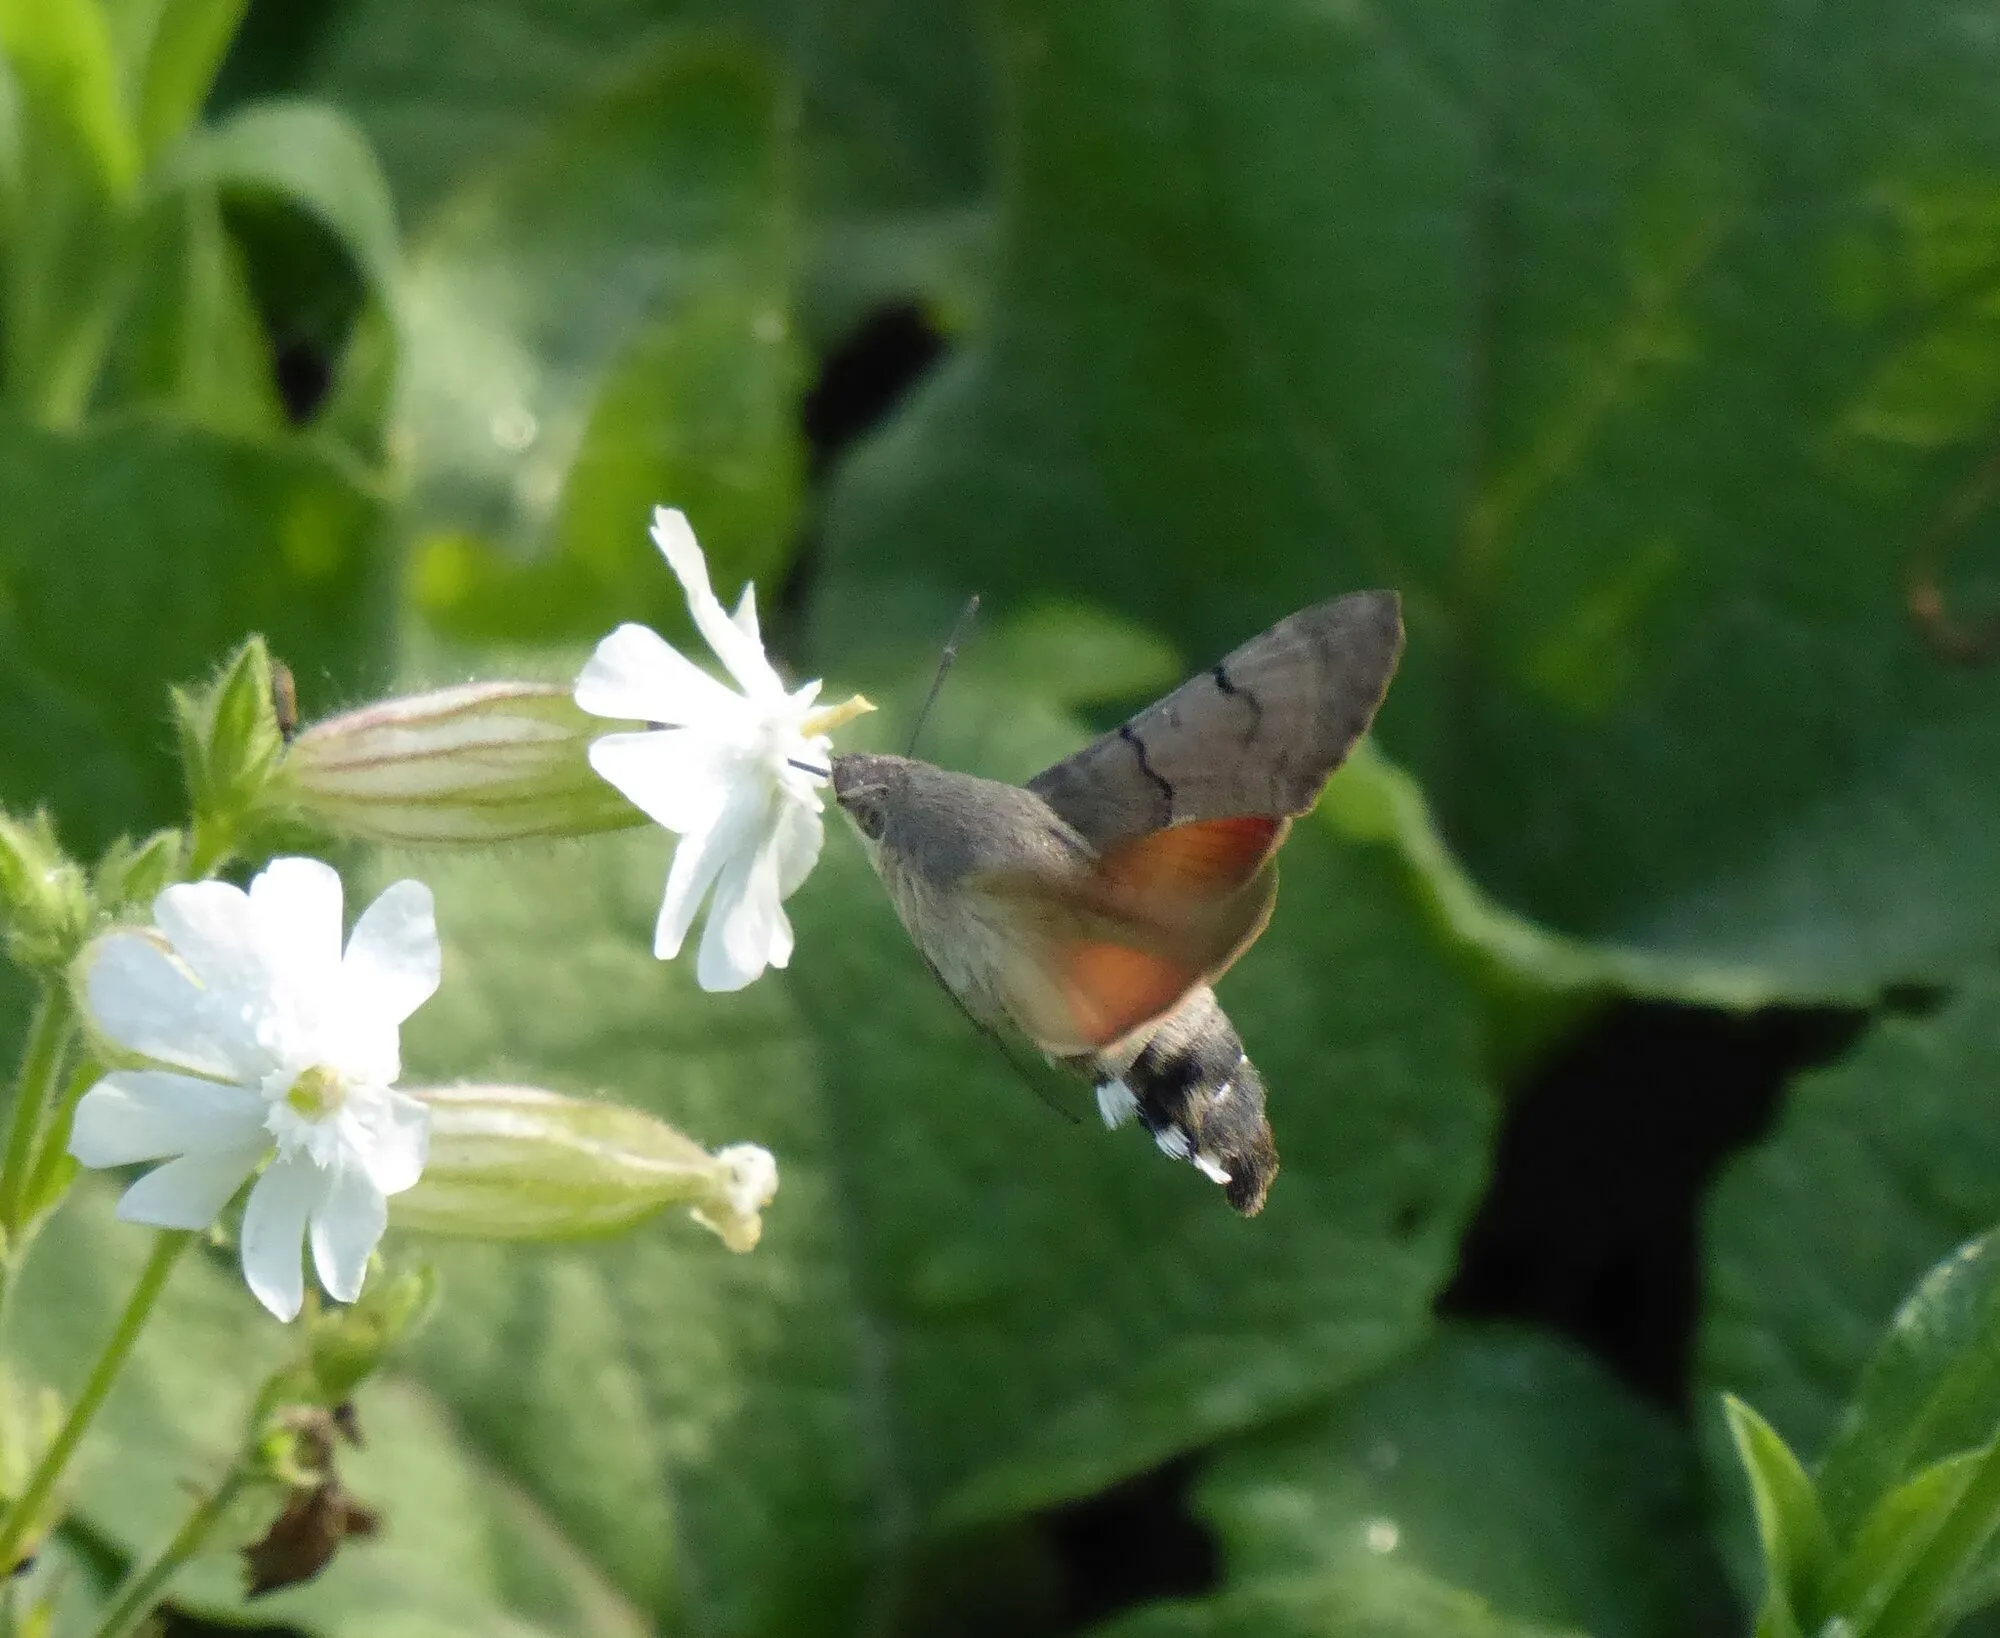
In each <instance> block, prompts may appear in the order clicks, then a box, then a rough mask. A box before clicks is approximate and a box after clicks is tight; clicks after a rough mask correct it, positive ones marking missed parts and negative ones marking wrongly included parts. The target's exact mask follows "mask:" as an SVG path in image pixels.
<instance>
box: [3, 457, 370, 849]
mask: <svg viewBox="0 0 2000 1638" xmlns="http://www.w3.org/2000/svg"><path fill="white" fill-rule="evenodd" d="M0 494H4V495H5V496H6V497H7V509H6V518H5V521H4V523H0V697H4V698H6V699H7V700H8V701H9V702H10V706H9V709H8V710H6V711H5V712H0V798H3V799H4V800H6V801H7V802H8V804H9V805H10V806H13V807H17V808H22V809H28V808H32V807H33V806H34V805H35V804H37V803H41V802H46V803H48V804H49V805H50V806H51V807H52V808H53V809H54V810H55V812H56V814H57V815H58V817H59V819H60V820H61V823H62V828H63V834H64V839H65V841H66V842H67V843H68V844H69V845H70V846H71V847H72V848H73V849H76V850H78V851H80V852H83V853H94V852H95V851H96V850H97V849H99V848H101V847H102V846H103V844H104V843H105V842H107V841H109V840H110V838H111V837H112V836H113V835H115V834H117V833H118V832H120V831H126V832H135V831H142V830H145V829H149V828H151V827H153V826H157V825H161V824H166V823H169V822H173V821H175V820H177V819H178V818H179V817H180V815H181V812H182V807H183V803H182V796H181V789H180V775H179V772H178V770H177V768H176V765H175V762H174V739H173V732H172V728H171V726H170V718H169V714H168V710H167V688H168V687H169V685H171V684H174V683H179V682H189V681H196V680H199V679H200V678H202V677H203V676H204V675H205V674H206V673H207V672H208V671H209V670H210V669H211V668H212V667H213V666H215V665H217V664H218V663H220V661H221V660H222V659H223V658H224V657H225V656H226V655H227V654H229V653H230V652H231V651H232V650H234V649H235V648H236V646H237V645H238V644H240V643H241V642H242V640H243V638H244V636H245V635H246V634H247V633H249V632H251V631H261V632H263V633H264V634H265V635H266V636H267V637H268V638H269V640H270V645H271V649H272V652H273V653H275V654H276V655H278V656H279V657H280V658H281V659H284V660H285V661H287V662H288V663H289V664H290V665H291V667H292V669H293V671H294V672H296V673H297V675H298V678H299V682H300V687H301V689H302V690H303V691H304V692H305V694H306V695H307V697H308V704H309V705H317V704H318V703H320V702H323V701H325V700H326V699H327V698H328V696H329V695H330V694H331V695H339V694H344V693H346V692H347V691H349V690H351V689H353V688H355V687H356V686H357V685H358V684H359V682H360V681H361V679H362V678H364V677H365V676H367V675H369V674H370V673H371V672H375V673H377V674H379V668H380V659H379V655H380V645H381V644H382V642H383V641H384V640H385V638H386V636H387V632H386V629H385V628H386V621H385V620H384V618H383V610H382V608H381V598H380V594H381V591H382V589H383V588H382V585H381V581H382V578H383V577H382V574H381V570H380V566H379V564H378V563H377V561H376V551H375V547H376V542H375V531H376V528H377V523H378V518H377V508H376V503H375V501H374V499H373V498H372V497H371V496H370V495H368V494H367V493H366V492H365V491H363V490H361V489H360V488H358V487H357V486H356V485H355V483H354V482H353V480H352V479H350V478H349V477H347V476H346V475H345V474H344V473H343V472H342V471H341V470H340V469H339V468H337V467H336V466H334V465H333V464H332V463H330V462H328V461H326V460H324V459H323V458H321V457H319V456H316V455H314V454H312V453H311V452H310V451H307V450H305V449H303V448H300V447H297V446H285V445H261V444H251V443H238V442H234V441H230V440H227V439H223V438H218V437H214V436H211V435H209V434H206V433H201V432H196V431H193V430H191V429H188V428H185V427H175V426H170V425H166V424H162V423H154V422H147V421H132V422H127V423H124V424H122V425H117V426H107V427H105V428H103V429H102V430H99V431H93V432H90V433H86V434H82V435H80V436H75V437H68V436H61V435H55V434H49V433H41V432H34V431H30V430H28V429H26V428H22V427H20V426H18V425H17V426H14V427H11V428H6V427H0Z"/></svg>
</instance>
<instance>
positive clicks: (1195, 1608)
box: [1092, 1563, 1583, 1638]
mask: <svg viewBox="0 0 2000 1638" xmlns="http://www.w3.org/2000/svg"><path fill="white" fill-rule="evenodd" d="M1092 1638H1583V1635H1582V1634H1581V1633H1579V1632H1578V1631H1577V1630H1576V1629H1575V1628H1566V1629H1562V1630H1561V1631H1560V1632H1559V1631H1558V1629H1556V1628H1553V1627H1546V1626H1537V1625H1533V1624H1530V1623H1528V1622H1524V1621H1516V1620H1513V1619H1510V1618H1509V1617H1507V1616H1504V1615H1500V1614H1497V1613H1496V1612H1495V1611H1494V1610H1493V1609H1491V1608H1490V1607H1489V1606H1488V1605H1487V1604H1486V1603H1485V1602H1484V1601H1483V1600H1482V1599H1479V1598H1477V1597H1475V1596H1473V1595H1472V1594H1471V1593H1468V1592H1463V1591H1461V1590H1459V1589H1458V1588H1456V1587H1447V1586H1442V1585H1440V1584H1439V1583H1438V1582H1436V1581H1433V1580H1432V1579H1431V1578H1430V1577H1428V1576H1426V1575H1423V1574H1421V1573H1418V1572H1415V1571H1412V1570H1409V1569H1406V1568H1405V1567H1403V1566H1402V1565H1399V1564H1391V1563H1377V1564H1371V1565H1367V1566H1364V1567H1361V1568H1357V1569H1352V1570H1344V1571H1337V1572H1334V1573H1331V1574H1328V1575H1323V1576H1310V1577H1299V1578H1296V1579H1292V1580H1279V1581H1260V1582H1258V1583H1256V1584H1255V1585H1254V1586H1250V1587H1245V1588H1242V1589H1240V1590H1237V1591H1233V1592H1228V1593H1224V1594H1223V1595H1221V1596H1220V1597H1218V1598H1214V1599H1210V1600H1207V1601H1205V1602H1203V1603H1199V1604H1159V1605H1152V1606H1149V1607H1147V1608H1145V1609H1141V1610H1139V1611H1137V1612H1135V1613H1134V1614H1132V1615H1128V1616H1126V1617H1124V1618H1123V1619H1122V1620H1117V1621H1113V1622H1110V1623H1109V1624H1107V1625H1105V1626H1101V1627H1097V1628H1094V1629H1093V1631H1092Z"/></svg>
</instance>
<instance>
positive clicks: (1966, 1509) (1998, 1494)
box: [1866, 1438, 2000, 1638]
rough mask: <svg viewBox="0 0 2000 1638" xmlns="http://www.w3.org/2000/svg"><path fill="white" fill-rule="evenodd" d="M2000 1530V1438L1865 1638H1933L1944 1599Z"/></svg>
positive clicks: (1940, 1623)
mask: <svg viewBox="0 0 2000 1638" xmlns="http://www.w3.org/2000/svg"><path fill="white" fill-rule="evenodd" d="M1996 1528H2000V1438H1996V1439H1995V1440H1994V1442H1993V1443H1992V1444H1990V1445H1988V1446H1987V1447H1986V1454H1985V1455H1984V1456H1983V1457H1981V1458H1980V1462H1979V1465H1978V1466H1977V1467H1976V1468H1974V1469H1973V1470H1972V1476H1971V1478H1969V1479H1968V1480H1967V1481H1966V1485H1965V1489H1964V1490H1962V1491H1961V1492H1960V1493H1959V1497H1958V1500H1957V1501H1956V1502H1955V1503H1954V1504H1953V1505H1952V1509H1951V1511H1950V1512H1948V1513H1947V1514H1945V1516H1944V1522H1943V1523H1942V1524H1940V1525H1939V1526H1938V1527H1937V1529H1936V1530H1935V1531H1933V1532H1932V1534H1931V1539H1930V1540H1929V1541H1928V1542H1927V1543H1925V1545H1924V1550H1923V1551H1922V1552H1921V1553H1919V1554H1918V1555H1917V1558H1916V1562H1915V1563H1913V1564H1912V1565H1911V1566H1910V1568H1909V1571H1908V1572H1907V1573H1906V1574H1905V1575H1904V1577H1903V1579H1902V1581H1901V1582H1900V1583H1899V1584H1898V1586H1897V1588H1896V1590H1895V1591H1894V1592H1893V1593H1891V1594H1890V1595H1889V1600H1888V1602H1887V1603H1885V1604H1884V1605H1883V1606H1882V1608H1881V1611H1880V1612H1879V1613H1878V1614H1877V1615H1876V1617H1875V1619H1874V1621H1873V1622H1872V1623H1870V1625H1869V1626H1868V1628H1867V1633H1866V1638H1932V1635H1934V1634H1936V1633H1938V1632H1941V1631H1942V1630H1943V1621H1944V1608H1943V1606H1944V1600H1945V1597H1946V1595H1947V1594H1948V1593H1949V1592H1950V1591H1951V1589H1952V1587H1953V1585H1954V1584H1955V1583H1956V1582H1957V1581H1958V1579H1959V1577H1960V1576H1961V1575H1962V1574H1963V1573H1964V1571H1965V1570H1966V1568H1967V1567H1968V1566H1969V1565H1970V1564H1971V1562H1972V1560H1973V1557H1974V1555H1976V1554H1977V1553H1978V1552H1979V1550H1980V1549H1981V1548H1983V1547H1984V1546H1985V1545H1986V1543H1987V1541H1988V1540H1989V1539H1991V1537H1992V1535H1993V1532H1994V1530H1995V1529H1996Z"/></svg>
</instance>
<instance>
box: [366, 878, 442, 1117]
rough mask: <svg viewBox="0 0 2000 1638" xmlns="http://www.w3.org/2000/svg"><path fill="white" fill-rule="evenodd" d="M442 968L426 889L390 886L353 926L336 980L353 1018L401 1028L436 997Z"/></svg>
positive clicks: (412, 883)
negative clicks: (367, 1015) (369, 1016)
mask: <svg viewBox="0 0 2000 1638" xmlns="http://www.w3.org/2000/svg"><path fill="white" fill-rule="evenodd" d="M443 963H444V956H443V952H442V951H441V950H440V949H439V947H438V930H437V907H436V904H435V902H434V901H433V900H432V898H431V890H430V889H429V888H428V887H426V886H424V884H423V883H422V882H417V881H401V882H393V883H391V884H390V885H389V886H388V887H386V888H384V889H383V890H382V895H381V897H379V898H378V899H376V901H375V902H374V903H373V904H371V905H369V907H368V908H367V909H366V910H364V911H363V912H362V913H361V919H360V920H359V921H357V922H356V923H355V924H354V933H353V935H352V936H351V937H350V938H349V939H348V941H347V954H346V955H345V956H343V957H342V958H341V962H340V977H341V982H342V983H343V984H344V985H345V987H346V991H347V1000H348V1004H349V1006H351V1007H352V1008H354V1009H355V1010H356V1012H357V1013H370V1014H373V1015H374V1016H375V1017H376V1018H378V1019H381V1020H384V1021H386V1022H389V1023H394V1024H400V1023H401V1022H402V1021H403V1020H404V1019H405V1018H407V1017H409V1016H410V1014H411V1013H413V1012H415V1011H416V1010H417V1008H419V1007H421V1006H422V1005H423V1004H424V1003H425V1002H426V1001H428V1000H429V999H430V998H431V997H432V996H433V995H435V994H436V993H437V987H438V978H439V975H440V973H441V972H442V970H443ZM391 1078H392V1079H393V1077H391Z"/></svg>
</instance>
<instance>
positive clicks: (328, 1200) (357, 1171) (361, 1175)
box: [312, 1164, 389, 1302]
mask: <svg viewBox="0 0 2000 1638" xmlns="http://www.w3.org/2000/svg"><path fill="white" fill-rule="evenodd" d="M328 1175H329V1179H330V1181H329V1182H328V1184H327V1189H326V1194H325V1196H324V1198H322V1199H321V1201H320V1203H319V1206H318V1208H317V1209H316V1210H315V1211H314V1212H313V1214H312V1248H313V1267H314V1268H316V1269H318V1270H319V1283H320V1284H321V1285H323V1286H325V1287H326V1289H327V1294H328V1295H329V1296H331V1297H332V1298H333V1299H334V1301H336V1302H352V1301H354V1299H355V1298H356V1297H358V1296H360V1295H361V1281H362V1279H363V1277H364V1276H366V1274H367V1273H368V1257H369V1254H370V1253H371V1252H373V1251H374V1249H375V1246H376V1244H377V1242H379V1241H380V1240H381V1238H382V1231H383V1230H384V1229H385V1228H387V1227H388V1226H389V1202H388V1201H387V1200H385V1199H383V1198H382V1191H381V1190H380V1189H378V1188H376V1187H375V1185H374V1184H373V1183H371V1182H370V1181H369V1180H368V1174H367V1173H366V1172H364V1171H363V1170H362V1169H361V1168H360V1167H359V1166H356V1165H352V1164H349V1165H345V1166H338V1167H336V1168H335V1169H334V1170H333V1171H332V1172H331V1173H330V1174H328Z"/></svg>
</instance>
